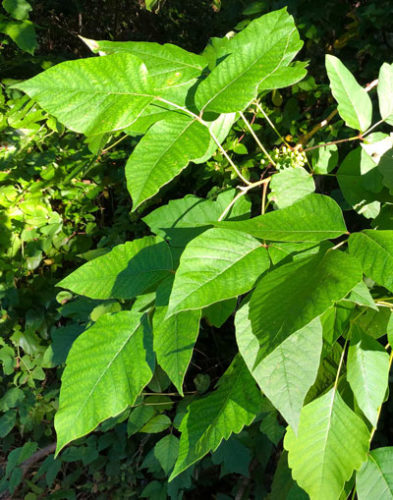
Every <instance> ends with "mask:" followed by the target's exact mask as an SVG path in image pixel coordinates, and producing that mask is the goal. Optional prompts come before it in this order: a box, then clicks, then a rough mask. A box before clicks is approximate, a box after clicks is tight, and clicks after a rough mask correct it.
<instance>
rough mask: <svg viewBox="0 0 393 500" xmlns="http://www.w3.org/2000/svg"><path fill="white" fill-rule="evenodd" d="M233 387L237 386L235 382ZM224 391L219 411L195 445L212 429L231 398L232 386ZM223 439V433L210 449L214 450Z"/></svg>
mask: <svg viewBox="0 0 393 500" xmlns="http://www.w3.org/2000/svg"><path fill="white" fill-rule="evenodd" d="M234 387H235V388H236V387H237V384H235V385H234ZM219 390H220V389H219V388H217V391H219ZM225 392H226V395H225V396H224V401H223V404H222V405H221V407H220V410H219V412H218V413H217V415H216V416H215V417H214V419H213V421H212V422H211V423H210V424H209V425H208V427H207V428H206V430H205V432H204V433H203V434H202V435H201V437H200V438H199V439H198V441H197V442H196V443H195V447H197V446H198V443H199V442H200V441H201V440H202V438H203V436H204V435H205V434H207V433H209V432H210V431H211V430H212V429H214V426H215V425H216V423H217V422H218V420H219V419H220V417H221V415H222V413H223V411H224V410H225V408H226V407H227V405H228V402H229V400H230V398H231V394H232V387H230V386H228V389H227V390H226V391H225ZM233 392H235V389H233ZM223 439H224V435H223V434H222V436H221V438H220V440H219V443H218V444H217V446H216V447H215V448H214V449H212V451H213V452H214V451H215V450H216V449H217V448H218V447H219V446H220V443H221V442H222V440H223Z"/></svg>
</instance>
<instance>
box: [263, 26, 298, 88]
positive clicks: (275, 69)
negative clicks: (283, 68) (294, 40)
mask: <svg viewBox="0 0 393 500" xmlns="http://www.w3.org/2000/svg"><path fill="white" fill-rule="evenodd" d="M295 30H296V28H293V29H292V30H291V31H290V33H289V34H288V38H287V43H286V46H285V50H284V53H283V55H282V57H281V59H280V62H279V63H278V64H277V66H276V67H275V68H274V70H273V71H272V72H271V73H270V74H269V75H266V76H265V77H264V79H263V80H262V81H261V82H260V83H259V85H258V87H260V86H261V84H262V83H263V82H264V81H265V80H266V79H267V78H269V77H271V76H272V75H273V74H274V73H275V72H276V71H277V70H278V68H279V67H280V65H281V63H282V62H283V60H284V56H285V54H286V50H287V48H288V45H289V38H290V36H291V35H292V33H293V32H294V31H295Z"/></svg>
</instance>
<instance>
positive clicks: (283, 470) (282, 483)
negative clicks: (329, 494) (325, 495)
mask: <svg viewBox="0 0 393 500" xmlns="http://www.w3.org/2000/svg"><path fill="white" fill-rule="evenodd" d="M308 499H309V496H308V495H307V494H306V493H305V492H304V491H303V490H301V489H300V488H299V486H298V485H297V484H296V482H295V481H294V480H293V478H292V474H291V470H290V469H289V467H288V453H287V452H286V451H285V450H284V451H283V452H282V453H281V455H280V458H279V460H278V464H277V467H276V470H275V473H274V477H273V484H272V489H271V492H270V495H269V496H268V497H267V500H308Z"/></svg>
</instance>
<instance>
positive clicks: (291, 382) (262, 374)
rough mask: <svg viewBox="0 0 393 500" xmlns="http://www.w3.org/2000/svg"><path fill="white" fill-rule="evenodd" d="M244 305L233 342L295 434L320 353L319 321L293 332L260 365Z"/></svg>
mask: <svg viewBox="0 0 393 500" xmlns="http://www.w3.org/2000/svg"><path fill="white" fill-rule="evenodd" d="M248 312H249V307H248V304H244V305H243V306H242V307H241V308H240V309H239V310H238V311H237V313H236V318H235V326H236V341H237V345H238V346H239V352H240V354H241V355H242V357H243V359H244V361H245V362H246V365H247V367H248V369H249V370H250V372H251V374H252V376H253V377H254V378H255V380H256V381H257V383H258V385H259V387H260V388H261V390H262V392H263V393H264V394H265V396H267V397H268V398H269V399H270V401H271V402H272V404H273V405H274V406H275V407H276V408H277V410H278V411H279V412H280V413H281V415H282V416H283V417H284V418H285V420H286V421H287V422H288V423H289V425H290V426H291V427H292V428H293V429H294V430H295V431H296V430H297V426H298V422H299V417H300V411H301V409H302V407H303V403H304V398H305V397H306V394H307V392H308V390H309V389H310V387H311V386H312V385H313V383H314V382H315V379H316V376H317V373H318V367H319V361H320V357H321V350H322V325H321V322H320V320H319V318H317V319H315V320H314V321H312V322H311V323H310V324H308V325H306V326H305V327H304V328H302V329H301V330H298V331H297V332H295V333H293V334H292V335H291V336H290V337H288V338H287V339H286V340H284V342H282V343H281V344H280V345H279V346H278V347H276V349H275V350H274V351H273V352H272V353H271V354H269V355H268V356H267V357H266V358H265V359H264V360H263V361H262V362H261V363H259V364H258V365H257V366H255V363H256V361H257V360H258V351H259V342H258V339H257V337H256V336H255V335H254V334H253V331H252V327H251V322H250V320H249V319H248Z"/></svg>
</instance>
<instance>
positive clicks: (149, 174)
mask: <svg viewBox="0 0 393 500" xmlns="http://www.w3.org/2000/svg"><path fill="white" fill-rule="evenodd" d="M209 143H210V135H209V131H208V129H207V128H206V127H204V126H203V125H201V124H200V123H199V122H197V121H196V120H195V119H192V118H189V117H182V116H179V117H177V118H175V119H172V120H171V121H168V122H167V121H160V122H157V123H155V124H154V125H153V126H152V127H151V128H150V129H149V130H148V132H147V133H146V135H145V136H144V137H143V138H142V139H141V141H140V142H139V143H138V145H137V146H136V148H135V149H134V151H133V153H132V154H131V156H130V158H129V160H128V162H127V165H126V176H127V186H128V190H129V191H130V193H131V197H132V200H133V210H135V209H136V208H138V207H139V205H141V203H143V202H144V201H146V200H147V199H149V198H151V197H152V196H154V195H155V194H157V193H158V191H159V189H160V188H161V187H162V186H164V185H165V184H168V182H170V181H171V180H172V179H173V178H174V177H176V176H177V175H179V174H180V172H181V171H182V170H183V169H184V168H185V167H186V166H187V165H188V163H189V162H190V161H191V160H197V159H198V158H200V157H202V156H203V155H204V154H205V152H206V151H207V148H208V147H209Z"/></svg>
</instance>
